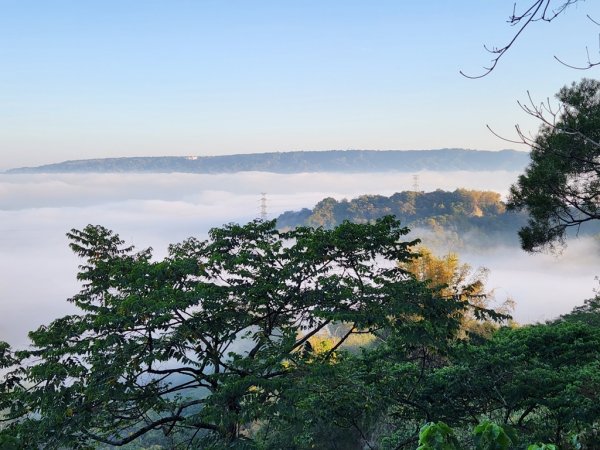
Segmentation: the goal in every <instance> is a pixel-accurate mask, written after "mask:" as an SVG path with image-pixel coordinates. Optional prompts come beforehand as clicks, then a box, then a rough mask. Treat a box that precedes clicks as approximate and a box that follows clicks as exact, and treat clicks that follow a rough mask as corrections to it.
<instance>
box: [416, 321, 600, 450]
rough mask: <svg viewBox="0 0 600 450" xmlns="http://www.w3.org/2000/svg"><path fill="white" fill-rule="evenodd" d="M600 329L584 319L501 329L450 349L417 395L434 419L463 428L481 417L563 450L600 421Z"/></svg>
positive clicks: (529, 439)
mask: <svg viewBox="0 0 600 450" xmlns="http://www.w3.org/2000/svg"><path fill="white" fill-rule="evenodd" d="M599 369H600V329H598V328H597V327H590V326H588V325H587V324H585V323H577V322H567V321H559V322H556V323H551V324H540V325H530V326H526V327H521V328H504V329H501V330H499V331H498V332H496V333H494V335H493V336H492V338H491V339H489V340H488V341H485V342H482V343H468V344H465V345H461V346H459V347H458V348H457V354H455V355H454V356H453V357H452V362H451V363H450V364H448V365H447V366H445V367H442V368H440V369H439V370H437V371H435V372H434V373H433V374H432V376H431V377H430V379H429V380H428V381H427V382H426V383H424V384H423V385H424V388H423V390H422V391H421V392H420V396H421V398H422V399H423V400H424V401H428V402H430V408H431V409H432V410H434V411H436V415H435V416H434V420H444V421H445V422H447V423H448V424H450V425H451V426H465V425H467V424H468V423H469V422H471V421H473V420H481V419H482V418H487V419H488V420H491V421H493V422H496V423H500V424H501V425H510V426H512V427H514V428H515V430H516V431H517V432H518V434H519V435H520V436H521V437H522V439H523V440H524V441H525V442H529V443H531V442H536V441H542V442H551V443H553V444H556V445H559V446H560V447H561V448H563V447H564V448H570V447H569V441H570V434H571V433H573V432H576V433H582V434H586V433H587V432H589V431H592V430H594V427H595V426H596V424H597V423H598V420H600V407H599V406H598V405H599V404H600V370H599Z"/></svg>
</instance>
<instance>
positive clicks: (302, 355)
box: [0, 217, 467, 449]
mask: <svg viewBox="0 0 600 450" xmlns="http://www.w3.org/2000/svg"><path fill="white" fill-rule="evenodd" d="M274 225H275V223H274V221H273V222H260V221H257V222H252V223H249V224H247V225H244V226H239V225H227V226H224V227H222V228H216V229H213V230H211V231H210V233H209V239H208V240H207V241H200V240H197V239H194V238H190V239H188V240H186V241H184V242H183V243H180V244H176V245H172V246H170V248H169V254H168V256H167V257H166V258H164V259H163V260H153V259H152V253H151V249H146V250H142V251H138V252H136V251H135V249H134V248H133V247H131V246H127V245H125V243H124V242H123V241H122V240H121V239H120V238H119V236H118V235H117V234H115V233H113V232H112V231H110V230H107V229H105V228H103V227H101V226H91V225H90V226H87V227H86V228H84V229H83V230H72V231H71V232H70V233H68V237H69V238H70V240H71V244H70V246H71V248H72V250H73V251H74V252H75V253H76V254H77V255H79V256H80V257H82V258H83V260H84V262H83V264H82V265H81V266H80V272H79V274H78V279H79V280H80V281H81V282H82V283H83V287H82V290H81V292H79V293H78V294H76V295H75V296H74V297H72V298H71V299H70V301H71V302H73V303H74V304H75V305H76V306H77V307H78V308H79V309H80V310H81V313H79V314H74V315H69V316H65V317H62V318H60V319H57V320H55V321H54V322H52V323H51V324H49V325H48V326H42V327H40V328H39V329H38V330H36V331H33V332H31V333H30V338H31V341H32V346H31V348H30V349H27V350H23V351H18V352H12V351H10V349H9V348H8V346H6V345H2V346H1V347H0V363H1V364H2V367H3V368H5V372H4V376H3V381H2V383H0V409H2V411H3V416H4V417H3V422H4V427H3V428H2V430H1V431H0V442H1V443H3V444H6V446H9V445H10V446H13V447H14V448H38V447H40V446H43V447H44V448H46V449H58V448H64V447H67V448H92V447H93V446H94V445H96V444H97V443H104V444H108V445H116V446H120V445H124V444H127V443H129V442H133V441H135V440H136V439H137V438H139V437H141V436H144V435H145V434H147V433H150V432H155V431H157V430H158V431H161V432H163V433H164V434H165V435H168V436H172V437H174V438H176V440H178V441H179V442H181V443H183V444H186V445H189V446H191V447H195V448H198V447H202V448H205V447H207V446H208V445H209V444H210V445H212V446H213V447H214V448H220V447H219V446H221V445H222V446H227V447H228V448H231V447H233V446H236V445H238V446H241V445H242V444H244V443H247V444H248V445H249V444H251V441H250V438H251V435H252V432H251V428H252V426H253V425H255V424H260V423H261V421H265V420H266V419H268V418H273V417H275V416H277V414H279V412H278V411H280V410H278V407H279V406H280V403H281V399H282V398H297V396H296V397H294V389H296V386H297V385H298V384H299V380H302V377H303V374H306V373H315V370H321V369H319V368H323V370H325V369H327V368H328V367H329V368H331V367H333V366H335V364H334V362H335V361H336V355H337V353H338V352H339V346H340V345H341V344H342V343H343V342H344V340H345V339H347V338H348V337H349V336H351V335H352V334H355V333H365V332H368V333H378V332H380V331H381V330H386V335H387V336H388V337H389V340H390V342H391V341H392V340H394V342H395V344H394V346H393V348H395V350H394V351H395V352H396V353H399V352H400V348H401V347H402V346H404V348H405V350H404V351H405V352H410V348H411V346H414V345H416V343H417V342H418V345H420V346H425V345H427V346H430V347H436V346H438V347H439V346H443V345H444V344H445V343H446V342H447V341H448V339H452V337H453V336H455V335H456V332H457V330H458V328H459V322H458V317H460V311H462V310H463V309H464V308H465V307H467V305H465V304H464V303H463V302H458V301H455V300H454V299H443V298H438V297H436V296H435V295H434V293H433V292H432V291H431V290H429V289H428V288H427V287H426V286H425V285H424V284H423V283H420V282H418V281H417V280H415V279H414V278H413V277H411V276H410V275H409V274H408V273H407V272H406V271H405V270H403V269H401V268H400V267H399V266H398V265H397V264H396V263H397V262H398V261H407V260H409V259H410V258H412V257H413V254H412V253H411V251H410V247H411V246H412V245H414V244H415V242H402V241H401V238H402V236H404V235H405V234H406V233H407V232H408V230H407V229H406V228H402V227H401V226H400V223H399V222H398V221H396V220H394V219H393V218H391V217H386V218H383V219H380V220H378V221H377V222H375V223H372V224H365V225H357V224H351V223H344V224H342V225H340V226H338V227H336V228H335V229H332V230H324V229H322V228H319V229H312V228H304V227H301V228H297V229H295V230H293V231H290V232H279V231H277V230H276V229H275V228H274ZM333 321H343V322H347V323H349V324H351V326H350V328H349V330H348V332H347V333H346V334H345V336H342V338H341V339H340V340H339V342H338V343H337V344H336V345H335V346H334V347H332V348H331V349H329V350H328V351H326V352H323V353H322V354H320V355H319V356H318V357H316V356H314V355H312V354H311V352H306V351H304V350H305V343H306V342H307V341H308V340H309V339H310V338H311V337H312V336H314V335H315V334H316V333H318V332H320V331H321V330H324V329H325V327H326V326H327V325H328V324H329V323H331V322H333ZM399 342H400V343H402V345H398V343H399ZM389 349H392V347H391V346H390V347H389ZM389 351H391V350H389ZM340 367H342V366H340ZM307 368H308V369H307ZM322 373H326V371H324V372H322ZM359 385H360V384H359ZM3 448H4V447H3ZM9 448H10V447H9Z"/></svg>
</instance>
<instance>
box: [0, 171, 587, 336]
mask: <svg viewBox="0 0 600 450" xmlns="http://www.w3.org/2000/svg"><path fill="white" fill-rule="evenodd" d="M516 177H517V174H516V173H510V172H478V173H468V172H453V173H436V172H421V173H419V185H420V189H421V190H425V191H429V190H434V189H436V188H441V189H450V190H453V189H456V188H458V187H465V188H473V189H491V190H496V191H498V192H501V193H506V192H507V190H508V186H509V184H510V183H511V182H512V181H513V180H515V179H516ZM413 183H414V181H413V177H412V174H406V173H394V172H388V173H378V174H333V173H325V174H314V173H309V174H291V175H282V174H272V173H259V172H248V173H241V174H225V175H195V174H85V175H1V174H0V340H8V341H10V342H11V343H14V344H18V345H23V344H24V343H25V342H26V338H25V336H26V332H27V331H29V330H31V329H34V328H36V327H37V326H39V325H41V324H43V323H47V322H48V321H49V320H50V319H52V318H55V317H58V316H60V315H63V314H65V313H68V312H72V311H73V307H72V305H70V304H68V303H67V302H66V301H65V300H66V298H68V297H70V296H72V295H73V294H75V293H76V292H77V289H78V287H77V286H78V285H77V282H76V280H75V275H76V271H77V265H78V263H79V262H78V260H77V258H75V256H73V255H72V254H71V253H70V251H69V249H68V247H67V244H68V242H67V239H66V237H65V233H66V232H67V231H68V230H70V229H71V228H82V227H84V226H85V225H87V224H88V223H93V224H101V225H104V226H106V227H108V228H110V229H113V230H114V231H116V232H117V233H119V234H120V235H121V237H122V238H124V239H125V240H126V241H127V242H129V243H133V244H135V245H136V246H137V247H139V248H143V247H147V246H152V247H153V248H154V249H155V255H157V257H161V256H163V255H164V254H165V253H166V248H167V245H168V244H169V243H173V242H178V241H181V240H183V239H185V238H186V237H188V236H191V235H195V236H199V237H204V236H206V232H207V231H208V229H209V228H210V227H213V226H219V225H221V224H223V223H227V222H246V221H248V220H251V219H252V218H254V217H257V216H258V215H259V210H260V196H261V194H260V193H261V192H266V193H267V206H268V212H269V216H270V217H276V216H277V215H278V214H280V213H281V212H283V211H285V210H296V209H300V208H302V207H312V206H313V205H314V204H315V203H316V202H317V201H319V200H321V199H322V198H324V197H326V196H333V197H335V198H337V199H342V198H352V197H354V196H357V195H360V194H383V195H390V194H392V193H394V192H397V191H402V190H406V189H411V188H412V186H413ZM585 245H588V244H585ZM585 245H584V244H582V246H583V247H584V248H580V247H579V246H578V244H575V245H573V246H572V247H573V249H572V253H569V252H571V249H569V250H568V252H567V253H565V255H564V256H563V259H560V260H556V261H555V263H554V262H549V260H548V259H547V258H548V257H542V258H541V259H540V258H538V259H535V258H534V259H528V258H529V257H528V256H527V255H525V254H524V253H522V252H520V251H519V252H516V251H514V250H510V252H506V251H504V252H499V253H498V252H495V251H494V252H489V253H487V254H485V255H464V256H463V259H464V260H466V261H467V262H471V263H472V264H473V265H485V266H487V267H489V268H490V269H491V271H492V273H491V276H490V284H491V285H492V287H493V286H498V287H499V288H500V289H499V290H505V291H506V292H509V293H510V294H511V295H512V296H513V297H514V298H515V300H517V302H518V307H517V318H519V319H521V320H538V319H541V318H544V317H543V316H540V314H542V315H548V316H552V315H556V314H558V313H561V312H566V311H568V310H569V309H570V308H571V307H572V306H573V305H574V304H578V303H581V302H582V300H583V299H584V298H587V297H590V296H591V295H592V287H593V286H595V282H594V279H593V276H594V275H595V273H594V267H598V264H597V260H596V259H595V258H594V260H593V263H592V262H590V261H587V260H584V259H580V256H579V255H583V254H586V251H585ZM589 253H590V252H589V251H587V254H589ZM542 256H543V255H542Z"/></svg>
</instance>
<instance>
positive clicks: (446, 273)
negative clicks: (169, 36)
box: [401, 246, 513, 335]
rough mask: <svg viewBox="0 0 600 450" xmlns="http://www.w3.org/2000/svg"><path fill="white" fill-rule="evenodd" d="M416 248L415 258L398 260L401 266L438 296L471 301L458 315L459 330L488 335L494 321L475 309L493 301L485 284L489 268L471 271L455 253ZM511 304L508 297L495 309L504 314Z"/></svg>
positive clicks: (486, 308)
mask: <svg viewBox="0 0 600 450" xmlns="http://www.w3.org/2000/svg"><path fill="white" fill-rule="evenodd" d="M417 251H418V254H419V256H418V258H414V259H411V260H409V261H407V262H403V263H401V267H402V268H403V269H406V270H407V271H408V272H410V273H412V274H413V275H414V276H415V277H416V279H417V280H419V281H423V282H425V283H427V285H428V286H430V287H431V288H432V289H433V290H435V291H436V292H437V293H438V294H439V295H440V296H442V297H453V298H456V299H459V300H461V301H466V302H468V303H469V304H470V305H471V308H469V309H468V310H465V311H464V313H463V316H462V318H461V331H462V332H463V333H468V334H478V335H488V334H489V333H490V332H491V331H492V330H493V329H494V328H495V327H496V326H497V323H496V322H495V321H482V320H480V318H481V314H478V311H479V310H481V311H488V310H489V309H490V308H491V305H492V303H493V302H494V292H493V291H488V290H486V288H485V282H486V280H487V275H488V272H489V270H488V269H487V268H485V267H479V268H478V269H477V270H475V271H473V268H472V267H471V266H470V265H469V264H466V263H461V262H460V260H459V257H458V254H456V253H452V252H451V253H448V254H446V255H444V256H442V257H438V256H436V255H434V254H433V252H432V251H431V250H430V249H429V248H427V247H424V246H419V247H418V248H417ZM512 308H513V302H512V300H511V299H507V300H506V301H505V302H504V303H503V304H501V305H498V307H496V308H495V311H496V312H497V313H499V314H504V315H506V316H507V317H508V314H509V313H510V312H511V311H512Z"/></svg>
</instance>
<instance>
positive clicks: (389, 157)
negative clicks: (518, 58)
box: [6, 148, 529, 174]
mask: <svg viewBox="0 0 600 450" xmlns="http://www.w3.org/2000/svg"><path fill="white" fill-rule="evenodd" d="M528 163H529V153H527V152H520V151H516V150H500V151H487V150H466V149H458V148H453V149H447V148H446V149H439V150H324V151H293V152H273V153H249V154H238V155H224V156H152V157H123V158H102V159H83V160H74V161H64V162H61V163H56V164H46V165H43V166H37V167H20V168H15V169H10V170H8V171H6V173H11V174H23V173H92V172H95V173H115V172H116V173H120V172H137V173H169V172H183V173H235V172H247V171H260V172H274V173H300V172H387V171H400V172H416V171H420V170H434V171H452V170H473V171H481V170H509V171H517V170H523V168H524V167H525V166H526V165H527V164H528Z"/></svg>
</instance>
